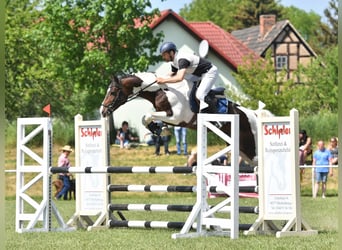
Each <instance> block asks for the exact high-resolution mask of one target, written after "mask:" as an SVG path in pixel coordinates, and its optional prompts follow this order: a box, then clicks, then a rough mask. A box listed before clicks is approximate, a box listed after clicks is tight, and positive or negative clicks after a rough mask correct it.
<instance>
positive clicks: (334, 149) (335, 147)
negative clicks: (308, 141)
mask: <svg viewBox="0 0 342 250" xmlns="http://www.w3.org/2000/svg"><path fill="white" fill-rule="evenodd" d="M337 142H338V140H337V138H336V137H332V138H331V139H330V146H329V150H330V153H331V157H332V160H331V164H332V165H338V145H337Z"/></svg>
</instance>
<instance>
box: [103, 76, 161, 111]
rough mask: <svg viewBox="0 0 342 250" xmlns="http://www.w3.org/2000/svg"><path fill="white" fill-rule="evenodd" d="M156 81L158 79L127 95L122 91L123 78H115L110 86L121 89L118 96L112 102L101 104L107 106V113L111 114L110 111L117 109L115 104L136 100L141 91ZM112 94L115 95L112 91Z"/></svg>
mask: <svg viewBox="0 0 342 250" xmlns="http://www.w3.org/2000/svg"><path fill="white" fill-rule="evenodd" d="M156 82H157V81H154V82H152V83H149V84H148V85H146V86H145V87H144V88H141V89H140V90H139V91H137V92H136V93H132V94H130V95H128V96H126V95H125V94H124V92H123V91H122V83H121V79H117V81H116V80H114V81H112V82H111V84H110V85H109V88H110V89H112V88H113V87H115V88H116V89H118V90H119V91H118V94H117V96H116V98H115V99H114V100H113V101H112V102H111V103H110V104H108V105H105V104H103V103H102V104H101V106H103V107H105V108H107V114H110V113H112V112H114V110H115V105H114V104H119V105H120V104H123V103H126V102H130V101H132V100H134V99H135V98H137V97H138V96H139V95H140V93H141V92H143V91H144V90H145V89H147V88H148V87H150V86H151V85H153V84H154V83H156ZM113 85H114V86H113ZM110 95H112V96H114V92H113V91H111V92H110Z"/></svg>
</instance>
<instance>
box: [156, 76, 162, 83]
mask: <svg viewBox="0 0 342 250" xmlns="http://www.w3.org/2000/svg"><path fill="white" fill-rule="evenodd" d="M156 82H157V83H158V84H163V83H164V78H161V77H157V79H156Z"/></svg>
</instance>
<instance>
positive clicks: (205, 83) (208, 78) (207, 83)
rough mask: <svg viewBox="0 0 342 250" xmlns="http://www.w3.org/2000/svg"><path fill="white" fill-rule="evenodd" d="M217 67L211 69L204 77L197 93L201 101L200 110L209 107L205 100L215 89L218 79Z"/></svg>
mask: <svg viewBox="0 0 342 250" xmlns="http://www.w3.org/2000/svg"><path fill="white" fill-rule="evenodd" d="M217 76H218V73H217V67H216V66H214V65H213V66H212V67H211V69H210V70H209V71H208V72H207V73H205V74H203V75H202V81H201V84H200V85H199V86H198V88H197V91H196V98H197V99H198V100H199V101H200V109H201V110H202V109H204V108H206V107H208V104H206V103H205V102H204V98H205V97H206V96H207V94H208V93H209V91H210V89H211V88H212V87H213V85H214V83H215V81H216V79H217Z"/></svg>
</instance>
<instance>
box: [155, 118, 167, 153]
mask: <svg viewBox="0 0 342 250" xmlns="http://www.w3.org/2000/svg"><path fill="white" fill-rule="evenodd" d="M155 123H156V124H157V126H158V127H159V129H160V130H162V128H163V126H164V124H163V122H162V121H155ZM152 137H153V140H154V145H155V149H156V150H155V155H157V156H158V155H160V146H161V145H164V153H165V155H170V152H169V142H170V139H171V138H170V133H166V134H165V135H163V136H161V135H152Z"/></svg>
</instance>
